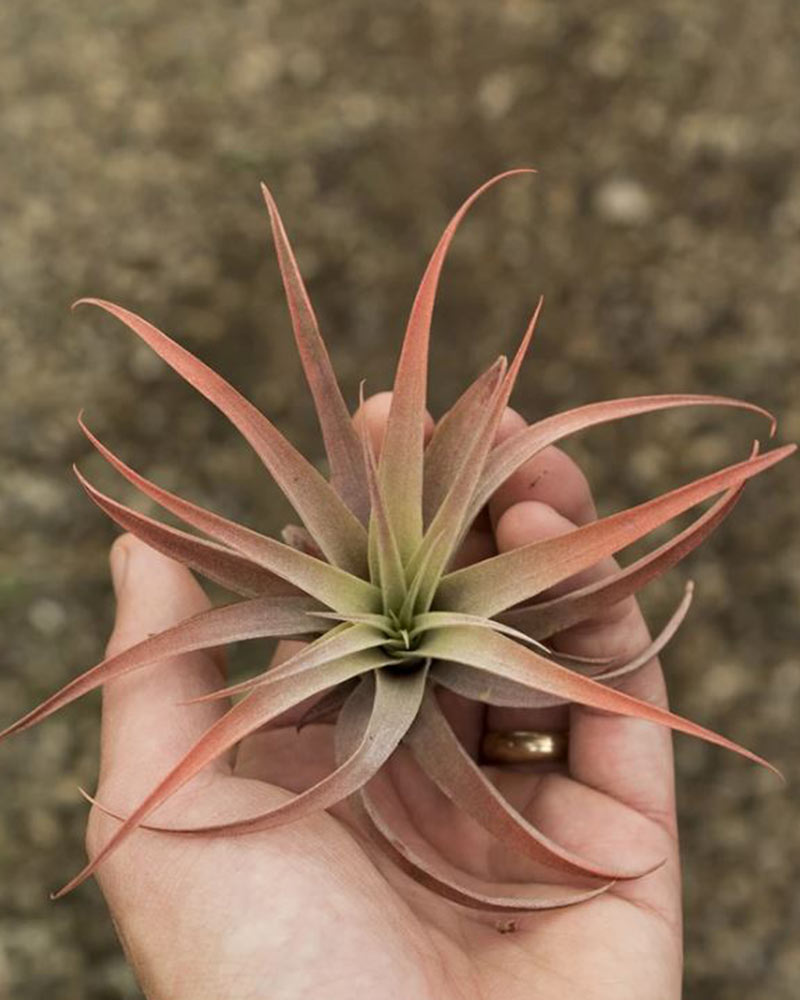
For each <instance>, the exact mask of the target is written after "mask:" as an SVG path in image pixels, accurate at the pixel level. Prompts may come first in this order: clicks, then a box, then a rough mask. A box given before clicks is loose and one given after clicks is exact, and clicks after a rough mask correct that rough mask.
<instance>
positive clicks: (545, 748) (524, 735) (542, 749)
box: [481, 729, 568, 764]
mask: <svg viewBox="0 0 800 1000" xmlns="http://www.w3.org/2000/svg"><path fill="white" fill-rule="evenodd" d="M567 742H568V734H567V733H545V732H537V731H535V730H532V729H512V730H509V731H506V732H498V731H490V732H488V733H485V734H484V737H483V740H482V742H481V756H482V758H483V760H484V761H486V762H487V763H489V764H530V763H539V762H541V761H546V762H548V763H552V762H553V761H560V760H564V759H565V758H566V756H567Z"/></svg>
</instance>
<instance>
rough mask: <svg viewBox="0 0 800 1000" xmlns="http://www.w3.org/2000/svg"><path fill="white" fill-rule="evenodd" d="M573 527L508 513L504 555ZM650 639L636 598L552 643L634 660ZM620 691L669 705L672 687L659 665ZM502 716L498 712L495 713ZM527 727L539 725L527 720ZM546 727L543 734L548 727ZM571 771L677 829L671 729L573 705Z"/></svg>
mask: <svg viewBox="0 0 800 1000" xmlns="http://www.w3.org/2000/svg"><path fill="white" fill-rule="evenodd" d="M574 528H575V525H574V523H572V522H571V521H569V520H568V519H567V518H565V517H563V516H562V515H561V514H560V513H558V512H557V511H554V510H552V509H551V510H550V512H549V513H547V514H545V512H544V511H543V510H542V505H533V504H531V503H530V502H528V503H523V504H518V505H515V506H514V507H511V508H509V509H508V510H507V511H506V513H505V514H504V515H503V516H502V518H501V520H500V522H499V523H498V527H497V544H498V549H499V550H500V551H506V550H507V549H508V548H510V547H515V546H518V545H522V544H526V543H527V541H534V540H536V539H537V538H541V537H546V536H547V535H555V534H562V533H564V532H567V531H571V530H574ZM615 568H616V562H615V561H614V560H612V559H608V560H605V561H604V562H603V563H601V564H599V565H598V566H596V567H593V568H592V569H591V570H590V571H587V573H584V574H581V575H580V577H573V578H572V579H571V580H568V581H565V583H564V584H562V585H561V586H560V587H559V589H560V590H561V591H562V592H563V591H566V590H569V589H574V588H575V587H577V586H582V585H584V584H586V583H588V582H590V581H591V580H593V579H595V580H596V579H599V578H601V577H603V576H607V575H609V574H610V573H613V572H614V570H615ZM649 641H650V633H649V631H648V629H647V626H646V624H645V622H644V619H643V618H642V615H641V612H640V610H639V606H638V604H637V602H636V601H635V600H634V599H633V598H629V599H628V600H626V601H623V602H620V603H619V604H618V605H616V606H614V607H612V608H609V609H608V611H606V612H605V613H604V614H603V615H601V616H598V617H597V618H596V619H593V620H592V621H589V622H585V623H582V624H580V625H576V626H574V627H572V628H571V629H567V630H566V631H564V632H562V633H560V634H559V635H558V636H555V637H554V638H553V640H552V645H553V647H554V648H556V649H558V650H560V651H561V652H564V653H570V654H573V655H578V656H599V657H606V656H609V657H615V658H616V657H630V656H632V655H634V654H635V653H636V652H637V651H638V650H640V649H642V648H644V647H645V646H646V645H647V643H648V642H649ZM620 689H621V690H624V691H626V692H627V693H628V694H632V695H634V696H635V697H637V698H641V699H643V700H645V701H650V702H652V703H655V704H657V705H660V706H662V707H665V706H666V703H667V697H666V687H665V684H664V678H663V675H662V672H661V668H660V666H659V663H658V661H657V660H655V659H654V660H653V661H651V662H650V663H649V664H647V665H646V666H645V667H643V668H642V669H641V670H639V671H637V672H636V673H634V674H632V675H631V676H630V677H629V678H626V679H625V680H624V682H623V683H621V684H620ZM497 711H498V712H499V710H497ZM514 718H515V721H514V722H512V723H509V721H508V717H506V718H505V719H504V718H503V716H499V719H498V717H497V716H495V715H492V714H490V718H489V720H488V724H489V726H490V727H491V728H510V727H511V725H519V726H520V728H536V727H535V725H528V724H524V725H523V724H521V723H520V716H519V715H517V716H515V717H514ZM522 719H523V721H524V722H526V723H530V722H531V720H534V721H536V722H539V723H540V724H541V720H540V719H539V718H538V717H533V716H527V717H526V716H523V717H522ZM543 728H545V727H544V726H543ZM569 732H570V741H569V768H570V773H571V774H572V776H573V777H574V778H575V779H577V780H579V781H581V782H583V783H585V784H587V785H590V786H591V787H593V788H596V789H598V790H600V791H602V792H605V793H607V794H609V795H611V796H613V797H614V798H616V799H618V800H620V801H622V802H625V803H626V804H627V805H630V806H632V807H633V808H634V809H637V810H639V811H640V812H643V813H645V814H646V815H649V816H651V817H653V818H655V819H658V820H659V821H660V822H661V823H662V824H663V825H666V826H669V827H670V829H673V828H674V788H673V773H672V741H671V735H670V732H669V730H667V729H665V728H664V727H662V726H656V725H654V724H652V723H648V722H643V721H640V720H638V719H631V718H623V717H620V716H615V715H610V714H606V713H600V712H597V711H596V710H593V709H590V708H585V707H583V706H579V705H574V706H572V707H571V708H570V710H569Z"/></svg>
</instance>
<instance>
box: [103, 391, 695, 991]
mask: <svg viewBox="0 0 800 1000" xmlns="http://www.w3.org/2000/svg"><path fill="white" fill-rule="evenodd" d="M367 405H368V406H369V405H370V404H369V403H368V404H367ZM368 416H369V414H368ZM518 419H519V418H516V416H515V415H509V417H508V420H507V421H506V423H507V425H510V426H509V428H508V430H509V431H510V430H511V429H514V426H515V422H516V421H517V420H518ZM534 463H535V464H536V468H531V467H528V468H526V469H523V470H521V475H518V476H516V477H514V479H513V480H512V481H510V482H509V483H508V484H506V486H504V487H503V489H502V490H501V491H500V494H498V496H497V497H495V500H494V501H493V509H492V516H493V522H494V533H493V534H492V533H491V532H490V531H487V532H485V533H481V532H480V531H476V532H475V533H473V536H472V538H471V539H470V540H469V541H468V544H467V549H468V552H467V554H466V555H465V558H469V553H470V552H472V551H474V552H476V553H477V552H478V551H479V550H480V549H481V546H486V545H488V544H495V543H496V544H497V545H498V546H499V547H501V548H509V547H511V546H513V545H519V544H522V543H523V542H527V541H530V540H532V538H534V537H541V536H542V535H544V534H548V533H555V532H556V531H559V530H566V528H568V527H569V525H568V523H567V521H566V520H565V517H570V518H572V520H574V521H581V520H586V519H588V517H590V516H591V499H590V497H589V496H588V492H587V490H586V486H585V481H584V480H583V478H582V477H581V475H580V473H579V472H578V470H577V469H576V468H575V467H574V466H573V465H572V463H570V462H569V460H567V459H566V458H565V456H563V455H562V454H561V453H560V452H556V451H555V449H551V450H549V452H548V453H544V454H542V455H541V456H539V457H538V458H537V459H535V460H534ZM530 464H531V463H529V466H530ZM543 467H547V468H548V470H549V471H551V472H552V471H555V472H557V476H551V477H550V478H548V477H547V476H545V477H542V475H541V472H542V468H543ZM531 483H534V485H533V486H531V485H530V484H531ZM120 555H123V556H125V557H126V558H125V559H124V560H123V559H121V558H120ZM123 561H124V563H125V570H124V573H123V572H122V571H121V570H120V566H119V564H120V563H121V562H123ZM116 563H117V566H116V573H115V578H116V583H117V590H118V597H119V604H120V607H119V614H118V620H117V626H116V629H115V634H114V637H113V638H112V644H111V645H112V647H116V648H118V649H122V648H126V647H127V646H129V645H131V644H132V643H133V642H135V641H137V640H138V639H140V638H141V637H142V636H143V635H144V634H147V633H149V632H153V631H156V630H158V629H161V628H164V627H166V626H167V625H170V624H172V623H173V622H175V621H177V620H179V619H181V618H184V617H186V616H188V615H190V614H193V613H196V612H197V611H198V610H201V609H202V608H203V607H204V606H205V604H206V600H205V598H204V597H203V595H202V592H201V591H200V589H199V587H198V586H197V584H196V583H195V582H194V581H193V579H192V578H191V576H190V575H189V573H188V572H187V571H186V570H184V569H183V568H181V567H179V566H177V565H176V564H174V563H170V562H169V561H168V560H165V559H164V558H163V557H161V556H158V555H156V554H155V553H153V552H152V551H151V550H149V549H146V548H145V547H144V546H142V545H140V544H139V543H136V542H134V541H133V540H132V539H130V538H127V537H126V538H125V539H124V540H123V542H122V543H121V548H120V549H118V550H117V553H116ZM608 571H609V567H608V566H607V565H605V566H601V567H599V568H598V569H597V570H596V571H595V573H603V572H608ZM123 578H124V579H123ZM645 635H646V630H645V629H644V625H643V623H642V620H641V617H640V615H639V612H638V609H637V608H636V606H635V605H634V604H633V602H630V604H626V605H625V606H624V607H622V606H619V607H618V608H617V609H614V613H613V615H612V616H610V617H609V618H608V619H607V620H605V621H602V622H596V623H592V625H591V627H581V628H577V629H573V630H571V631H570V633H564V634H563V635H562V636H561V637H560V645H561V648H562V649H564V651H570V652H575V653H580V654H583V655H600V656H604V655H613V654H619V653H626V652H631V651H632V650H634V649H637V648H639V647H641V646H642V645H644V638H645ZM219 684H220V659H219V658H218V657H212V656H208V655H204V654H193V655H191V656H186V657H182V658H180V660H178V661H173V662H172V663H171V664H169V665H168V666H167V665H165V664H161V665H159V666H156V667H152V668H145V669H144V670H141V671H139V672H137V673H136V674H134V675H131V676H128V677H123V678H120V679H119V680H117V681H115V682H114V683H113V684H111V685H109V686H108V687H107V689H106V690H105V692H104V710H103V755H102V767H101V780H100V792H99V794H100V798H101V799H102V800H103V801H105V802H107V803H108V804H110V805H112V806H113V807H115V808H118V809H120V810H122V811H128V810H129V809H131V808H132V807H133V806H135V805H136V804H137V803H138V801H139V799H140V798H142V797H143V795H144V794H145V793H146V792H147V791H148V790H149V788H150V787H151V786H152V785H153V784H154V783H155V781H156V780H157V779H158V777H159V776H160V775H161V774H162V773H163V772H164V771H165V770H166V769H167V768H168V767H169V765H170V763H171V762H172V761H173V760H175V759H176V758H177V757H178V756H179V755H180V754H181V753H182V752H183V751H185V750H186V749H187V748H188V746H189V745H190V744H191V743H192V742H193V741H194V739H195V738H196V736H197V735H198V734H199V733H200V732H202V731H203V730H204V729H205V728H206V727H207V726H208V725H209V724H210V722H211V721H213V719H214V718H216V717H217V715H218V714H219V712H220V710H221V708H220V705H219V704H218V703H205V704H202V705H196V706H192V707H191V708H186V707H181V706H180V705H179V704H178V703H179V702H182V701H185V700H187V699H188V698H190V697H193V696H195V695H197V694H200V693H204V692H206V691H208V690H210V689H211V688H213V687H218V686H219ZM628 684H629V686H628V690H630V691H631V692H632V693H634V694H636V695H637V696H639V697H645V698H649V699H650V700H654V701H661V702H663V699H664V692H663V682H662V679H661V674H660V670H659V668H658V665H657V663H655V662H654V663H651V664H649V665H648V667H646V668H645V669H644V670H643V671H641V672H639V673H638V674H636V675H635V676H634V677H633V678H632V679H631V680H630V681H629V682H628ZM443 701H444V699H443ZM445 709H446V711H447V712H448V715H449V716H450V718H451V721H452V723H453V725H454V727H455V728H456V730H457V731H458V732H459V735H460V736H461V738H462V740H463V741H464V743H465V745H466V746H468V747H469V748H471V749H473V750H474V749H475V748H476V747H477V742H478V740H479V734H480V732H481V731H482V730H483V727H484V726H485V725H486V723H487V720H486V719H485V718H484V710H483V709H479V708H477V707H475V706H471V705H469V704H468V703H465V702H461V701H460V700H459V699H457V698H456V697H455V696H452V697H451V698H448V699H447V700H446V702H445ZM489 711H490V713H491V714H490V717H489V720H488V722H489V724H490V725H491V726H492V727H497V726H500V727H509V726H515V725H518V726H522V727H525V728H532V727H535V725H536V724H537V722H538V723H539V724H543V725H545V726H547V727H549V726H551V725H556V726H558V725H563V724H564V723H565V721H566V720H565V719H564V718H563V717H561V716H560V714H559V713H556V712H555V710H547V713H548V714H547V715H546V717H545V718H542V711H541V710H540V712H539V713H531V712H525V713H522V712H519V711H511V710H497V709H491V710H489ZM569 726H570V732H571V756H570V773H571V775H572V777H567V776H566V775H564V774H560V773H557V772H556V773H549V774H541V773H540V774H531V773H508V772H506V773H503V772H502V771H501V770H500V769H498V771H497V774H496V780H497V783H498V786H499V787H500V789H501V791H502V792H503V793H504V794H505V795H506V796H507V797H508V798H509V800H510V801H511V802H512V803H513V804H514V805H515V806H516V807H517V808H519V809H520V810H521V811H522V812H523V813H524V814H525V816H526V817H527V818H528V819H530V820H531V821H532V822H534V823H536V824H537V825H539V826H541V827H542V828H543V829H545V831H546V832H547V833H549V834H550V835H551V836H552V837H553V838H554V839H556V840H557V841H559V842H560V843H562V844H564V845H565V846H567V847H569V848H570V849H572V850H574V851H576V852H579V853H581V854H583V855H584V856H586V857H589V858H591V859H592V860H596V861H598V862H612V861H620V860H623V859H624V860H625V861H626V862H629V863H630V864H632V865H633V864H641V866H642V867H645V866H647V865H648V864H649V863H650V864H651V863H653V862H654V861H657V860H659V859H666V864H665V865H664V866H663V867H662V868H660V869H659V870H658V871H656V872H654V873H653V874H651V875H648V876H646V877H645V878H644V879H642V880H641V881H634V882H628V883H618V884H617V885H615V886H614V887H613V888H612V889H611V890H609V891H608V892H606V893H605V894H603V895H601V896H599V897H597V898H596V899H594V900H591V901H590V902H588V903H584V904H581V905H579V906H576V907H570V908H566V909H561V910H553V911H548V912H544V913H541V914H533V915H529V916H524V917H521V918H516V919H515V920H514V921H513V922H512V921H509V920H506V919H504V918H503V917H502V915H501V916H500V917H498V916H497V915H492V916H477V915H475V914H472V913H469V912H467V911H466V910H463V909H461V908H458V907H456V906H454V905H453V904H451V903H449V902H448V901H445V900H442V899H440V898H438V897H436V896H434V895H433V894H431V893H429V892H428V891H427V890H425V889H423V888H421V887H419V886H417V885H416V884H415V883H414V882H413V881H411V880H410V879H409V878H408V877H407V876H405V875H404V874H402V873H401V872H399V871H397V870H396V869H395V868H394V867H393V866H392V865H391V863H388V862H386V861H385V860H384V859H382V858H381V857H380V856H379V855H376V853H375V852H374V850H373V849H372V847H371V846H370V845H368V844H367V843H366V841H365V840H364V839H363V838H362V837H361V835H360V834H359V832H358V830H357V828H356V827H355V825H354V824H353V822H352V819H351V817H350V816H349V814H348V811H347V808H346V807H343V808H341V809H340V810H337V812H336V814H335V815H330V814H320V815H316V816H314V817H312V818H310V819H309V820H307V821H303V822H299V823H295V824H292V825H290V826H287V827H283V828H280V829H277V830H273V831H270V832H268V833H266V834H260V835H250V836H244V837H234V838H230V837H220V838H205V837H203V838H186V837H171V836H168V835H164V834H154V833H147V832H144V831H142V832H140V833H139V834H137V836H136V837H134V838H133V839H132V840H131V842H130V843H129V844H128V845H126V847H125V848H124V849H123V850H122V851H120V852H119V853H118V854H117V855H114V856H112V858H110V859H109V860H108V861H107V862H106V863H105V864H104V865H103V867H102V868H101V870H100V872H99V875H98V877H99V880H100V883H101V887H102V889H103V892H104V894H105V895H106V898H107V900H108V902H109V905H110V908H111V910H112V913H113V914H114V916H115V920H116V924H117V927H118V930H119V932H120V937H121V939H122V941H123V944H124V946H125V948H126V951H127V953H128V955H129V958H130V959H131V961H132V963H133V965H134V968H135V969H136V971H137V975H138V977H139V980H140V982H141V984H142V987H143V989H144V990H145V993H146V995H147V996H148V997H149V998H151V1000H162V998H163V1000H166V998H169V1000H181V998H184V997H186V998H191V1000H205V998H214V1000H228V998H231V1000H245V998H254V1000H255V998H261V997H264V998H267V997H269V1000H282V998H286V1000H296V998H300V997H305V996H312V995H313V996H324V997H325V998H326V1000H337V998H339V997H342V998H345V997H346V998H348V1000H349V998H352V997H353V996H358V995H362V994H363V995H374V996H380V997H381V998H386V1000H393V998H395V997H397V998H403V1000H428V998H429V997H430V998H436V1000H448V998H453V1000H455V998H458V1000H480V998H488V997H492V998H494V997H498V998H502V1000H517V998H520V1000H521V998H523V997H524V998H536V1000H540V998H541V1000H544V998H549V997H558V998H564V997H573V996H574V997H578V996H580V997H582V998H595V997H596V998H598V1000H600V998H605V997H613V998H614V1000H624V998H626V997H632V998H633V997H635V998H637V1000H647V998H658V1000H666V998H669V997H677V996H679V995H680V967H681V963H680V952H681V939H680V898H679V891H680V890H679V870H678V858H677V840H676V833H675V822H674V805H673V798H672V776H671V750H670V738H669V734H667V733H665V732H662V731H661V730H658V729H656V727H654V726H652V725H650V724H648V723H642V722H638V721H635V720H628V719H620V718H616V717H612V716H606V715H602V714H599V713H594V712H592V711H590V710H587V709H583V708H573V709H572V710H571V713H570V719H569ZM332 744H333V741H332V731H331V727H329V726H309V727H307V728H304V729H303V730H301V732H300V733H297V732H296V731H295V730H294V729H293V728H287V729H280V730H276V731H272V732H265V733H258V734H256V735H254V736H253V737H250V739H249V740H248V741H246V742H245V743H244V744H242V746H241V747H240V749H239V753H238V755H237V757H236V759H235V760H233V759H225V760H221V761H219V762H218V764H217V765H216V766H215V767H214V768H213V769H209V772H208V773H207V775H204V776H202V777H201V778H199V779H196V780H195V781H194V782H192V783H191V784H190V785H189V786H188V787H187V789H186V790H185V791H184V792H183V793H181V795H180V796H178V797H176V798H175V799H173V800H172V801H171V802H170V803H169V805H168V806H165V807H164V808H163V809H162V810H161V811H160V812H159V813H158V816H157V821H163V822H164V823H165V824H167V825H169V823H171V822H173V823H174V822H176V821H177V820H178V819H179V820H180V823H181V824H186V825H192V824H197V825H200V824H201V823H206V822H212V821H214V820H217V819H222V818H225V819H229V818H231V817H233V816H237V815H241V816H243V815H248V814H250V813H255V812H258V811H260V810H261V809H263V808H266V807H267V806H269V805H271V804H273V803H274V802H276V801H278V800H280V799H281V798H284V797H285V796H286V795H287V792H292V791H297V790H299V789H301V788H304V787H308V785H309V784H311V783H312V782H313V781H315V780H318V779H319V778H320V777H322V775H323V774H324V773H326V772H327V771H329V770H330V769H331V766H332V763H333V745H332ZM387 780H388V782H389V785H390V787H391V789H393V790H394V793H395V794H396V797H397V802H398V803H399V805H400V808H401V809H402V810H404V811H405V813H406V815H407V818H408V821H409V822H410V823H411V824H412V825H413V827H416V828H417V829H418V830H419V831H420V832H421V833H422V834H423V835H424V836H425V837H426V839H428V840H429V841H430V842H431V843H432V844H434V845H435V847H436V848H437V849H438V850H439V851H440V852H441V853H442V854H443V855H444V856H445V857H446V858H447V859H448V860H450V861H452V862H453V863H454V864H457V865H459V866H460V867H462V868H465V869H466V870H468V871H470V872H472V873H473V874H475V875H477V876H479V877H481V878H483V879H486V880H493V881H529V880H530V879H531V878H532V877H534V873H533V869H532V868H530V867H529V866H528V865H527V864H526V863H525V862H524V861H521V860H520V859H518V858H516V857H514V858H512V857H510V856H509V855H508V854H506V853H503V852H500V851H499V850H498V849H497V846H496V844H494V843H493V842H492V841H490V840H489V839H488V838H487V837H484V836H483V835H482V832H481V831H480V830H479V829H478V828H477V826H476V825H475V824H473V822H472V821H471V820H468V819H466V818H464V817H463V816H462V815H461V814H460V813H458V812H457V811H456V810H454V809H453V808H452V807H451V806H450V804H449V803H448V802H447V800H445V799H444V798H443V797H442V796H441V795H440V794H439V793H438V792H437V791H436V790H434V789H432V787H430V786H428V785H426V784H425V783H424V782H423V781H422V779H421V777H420V775H419V774H418V773H417V772H416V770H415V767H414V764H413V762H412V761H411V760H410V759H408V758H406V757H404V756H402V754H401V755H399V757H398V759H397V760H395V761H393V763H392V767H391V771H390V775H389V777H388V779H387ZM113 828H114V821H113V820H111V819H109V818H107V817H104V816H103V815H102V814H100V813H98V811H97V810H94V811H93V812H92V815H91V819H90V825H89V834H88V843H89V850H90V853H92V852H93V851H95V850H96V849H97V848H98V846H99V845H100V844H101V843H102V842H104V841H105V840H106V839H107V837H108V836H109V834H110V833H111V832H112V831H113ZM541 894H542V895H545V896H546V895H547V892H546V886H543V887H542V890H541ZM511 930H513V933H507V932H508V931H511Z"/></svg>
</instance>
